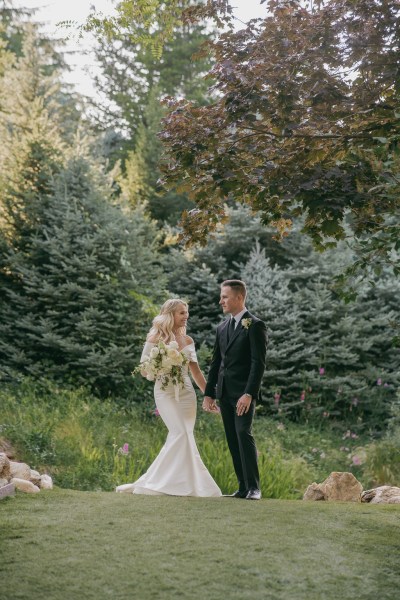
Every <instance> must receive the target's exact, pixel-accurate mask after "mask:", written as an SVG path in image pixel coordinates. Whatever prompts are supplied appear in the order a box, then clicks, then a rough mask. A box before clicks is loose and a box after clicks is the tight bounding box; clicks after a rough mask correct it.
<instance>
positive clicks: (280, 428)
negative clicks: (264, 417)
mask: <svg viewBox="0 0 400 600" xmlns="http://www.w3.org/2000/svg"><path fill="white" fill-rule="evenodd" d="M276 428H277V429H278V431H285V426H284V424H283V423H278V425H277V426H276Z"/></svg>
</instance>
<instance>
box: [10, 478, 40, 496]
mask: <svg viewBox="0 0 400 600" xmlns="http://www.w3.org/2000/svg"><path fill="white" fill-rule="evenodd" d="M10 483H13V484H14V485H15V487H16V488H17V490H20V491H21V492H26V493H28V494H37V493H38V492H40V489H39V488H38V486H37V485H34V484H33V483H32V482H31V481H27V480H26V479H18V477H13V478H12V479H11V482H10Z"/></svg>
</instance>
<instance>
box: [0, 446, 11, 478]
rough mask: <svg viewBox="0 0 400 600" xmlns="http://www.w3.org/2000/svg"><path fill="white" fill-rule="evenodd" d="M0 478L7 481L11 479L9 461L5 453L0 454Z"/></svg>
mask: <svg viewBox="0 0 400 600" xmlns="http://www.w3.org/2000/svg"><path fill="white" fill-rule="evenodd" d="M0 477H1V478H2V479H7V480H8V479H10V477H11V472H10V461H9V460H8V456H7V455H6V454H5V452H0Z"/></svg>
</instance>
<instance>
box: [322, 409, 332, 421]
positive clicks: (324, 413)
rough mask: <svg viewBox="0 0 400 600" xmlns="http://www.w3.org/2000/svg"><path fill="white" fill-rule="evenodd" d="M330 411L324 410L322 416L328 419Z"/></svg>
mask: <svg viewBox="0 0 400 600" xmlns="http://www.w3.org/2000/svg"><path fill="white" fill-rule="evenodd" d="M329 414H330V413H329V412H328V411H327V410H324V412H323V413H322V416H323V417H325V419H327V418H328V417H329Z"/></svg>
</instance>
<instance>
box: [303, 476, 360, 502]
mask: <svg viewBox="0 0 400 600" xmlns="http://www.w3.org/2000/svg"><path fill="white" fill-rule="evenodd" d="M362 491H363V488H362V485H361V483H360V482H359V481H358V480H357V479H356V478H355V477H354V475H353V473H347V472H340V471H334V472H333V473H331V474H330V475H329V477H328V478H327V479H325V481H323V482H322V483H315V482H314V483H312V484H311V485H309V486H308V488H307V490H306V491H305V493H304V496H303V500H328V501H331V500H342V501H344V502H360V500H361V493H362Z"/></svg>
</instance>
